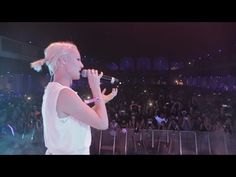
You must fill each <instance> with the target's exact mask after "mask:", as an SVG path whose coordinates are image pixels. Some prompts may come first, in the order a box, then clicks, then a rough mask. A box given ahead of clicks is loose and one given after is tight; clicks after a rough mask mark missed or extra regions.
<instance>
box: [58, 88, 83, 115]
mask: <svg viewBox="0 0 236 177" xmlns="http://www.w3.org/2000/svg"><path fill="white" fill-rule="evenodd" d="M82 102H83V101H82V99H81V98H80V97H79V96H78V95H77V94H76V93H75V92H74V91H73V90H71V89H69V88H64V89H62V90H61V91H60V93H59V96H58V100H57V108H58V109H59V110H61V111H63V112H68V109H71V108H73V107H78V105H80V104H81V103H82Z"/></svg>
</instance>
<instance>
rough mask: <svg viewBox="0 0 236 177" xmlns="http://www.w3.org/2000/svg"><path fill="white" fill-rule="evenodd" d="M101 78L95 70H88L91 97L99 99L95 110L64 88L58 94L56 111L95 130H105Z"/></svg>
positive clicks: (106, 122)
mask: <svg viewBox="0 0 236 177" xmlns="http://www.w3.org/2000/svg"><path fill="white" fill-rule="evenodd" d="M101 77H102V73H101V74H100V75H98V73H97V71H96V70H95V71H94V70H88V81H89V85H90V88H91V91H92V94H93V97H94V98H98V99H99V101H97V102H96V103H95V105H96V109H95V110H93V109H92V108H90V107H89V106H88V105H86V104H85V103H84V102H83V101H82V99H81V98H80V97H79V96H78V95H77V94H76V93H75V92H73V91H72V90H70V89H66V88H65V89H63V90H62V91H61V92H60V94H59V97H58V102H57V107H58V109H59V110H60V111H62V112H64V113H65V114H67V115H70V116H72V117H74V118H76V119H78V120H80V121H81V122H84V123H86V124H88V125H90V126H92V127H94V128H96V129H101V130H105V129H107V128H108V116H107V110H106V107H105V102H104V100H103V99H102V93H101V89H100V78H101Z"/></svg>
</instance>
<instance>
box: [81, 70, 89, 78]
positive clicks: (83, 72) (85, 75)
mask: <svg viewBox="0 0 236 177" xmlns="http://www.w3.org/2000/svg"><path fill="white" fill-rule="evenodd" d="M81 76H82V77H88V71H87V70H86V69H84V70H82V71H81Z"/></svg>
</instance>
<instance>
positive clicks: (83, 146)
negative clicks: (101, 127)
mask: <svg viewBox="0 0 236 177" xmlns="http://www.w3.org/2000/svg"><path fill="white" fill-rule="evenodd" d="M63 88H67V89H70V90H72V89H71V88H69V87H66V86H63V85H61V84H59V83H57V82H49V83H48V85H47V87H46V89H45V90H44V95H43V104H42V116H43V127H44V142H45V146H46V147H47V152H46V154H65V155H66V154H87V155H88V154H89V148H90V144H91V130H90V126H89V125H87V124H84V123H83V122H80V121H79V120H77V119H75V118H73V117H71V116H67V117H64V118H59V117H58V114H57V111H56V105H57V98H58V95H59V93H60V91H61V90H62V89H63ZM72 91H74V90H72ZM75 93H76V92H75ZM76 94H77V93H76Z"/></svg>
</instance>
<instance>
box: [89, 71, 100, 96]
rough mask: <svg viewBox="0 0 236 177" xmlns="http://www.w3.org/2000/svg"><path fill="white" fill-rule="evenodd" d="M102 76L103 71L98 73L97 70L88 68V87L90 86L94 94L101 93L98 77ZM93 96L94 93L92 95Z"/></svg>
mask: <svg viewBox="0 0 236 177" xmlns="http://www.w3.org/2000/svg"><path fill="white" fill-rule="evenodd" d="M102 76H103V72H101V73H100V74H99V75H98V71H97V70H95V69H88V83H89V87H90V88H91V90H92V92H93V94H96V96H99V95H101V88H100V79H101V78H102ZM94 96H95V95H94Z"/></svg>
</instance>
